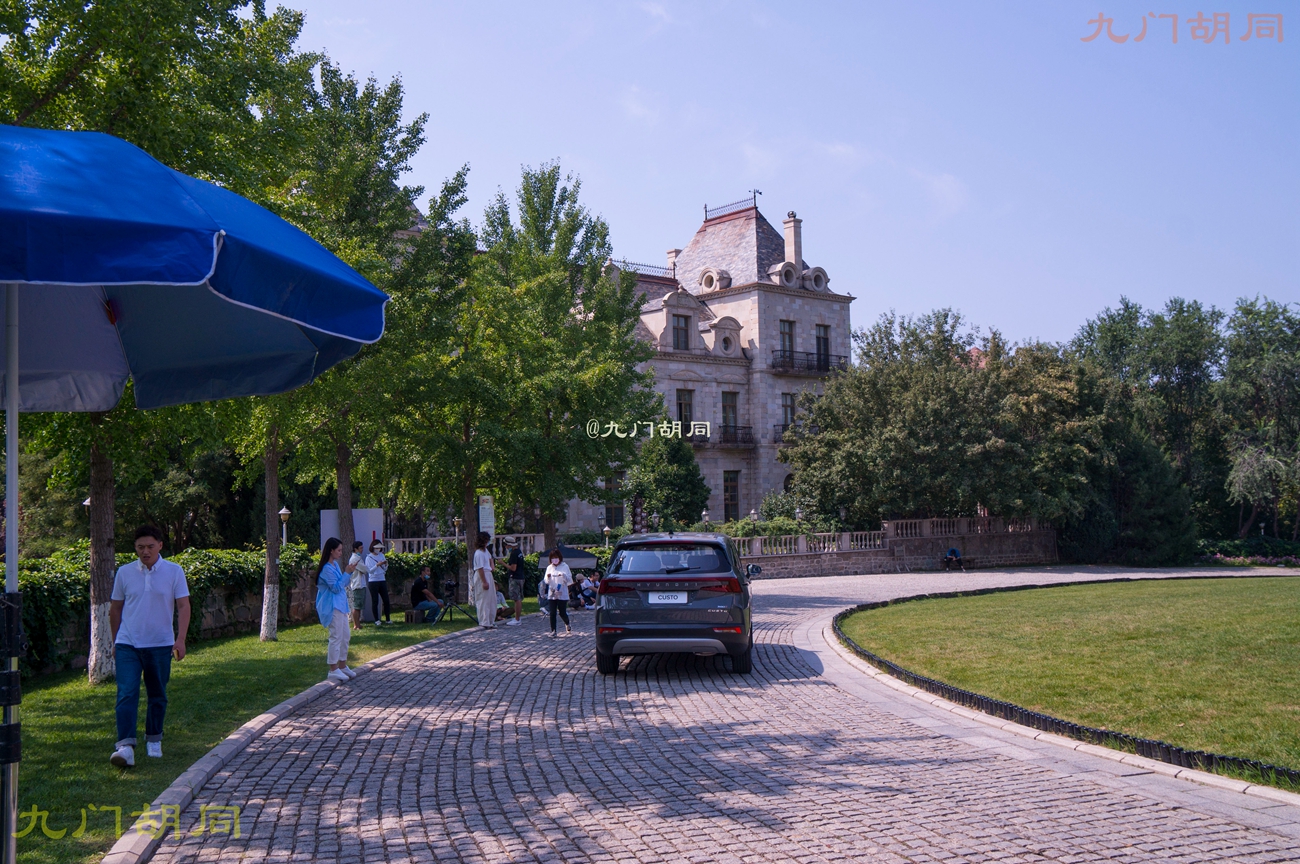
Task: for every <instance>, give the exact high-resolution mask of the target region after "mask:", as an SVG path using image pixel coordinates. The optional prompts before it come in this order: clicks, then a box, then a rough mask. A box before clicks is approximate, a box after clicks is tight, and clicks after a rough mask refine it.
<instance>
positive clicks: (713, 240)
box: [676, 207, 803, 294]
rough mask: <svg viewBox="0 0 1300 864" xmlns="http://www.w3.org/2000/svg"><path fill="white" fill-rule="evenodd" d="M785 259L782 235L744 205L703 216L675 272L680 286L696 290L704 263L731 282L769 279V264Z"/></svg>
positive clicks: (696, 291) (733, 283) (754, 211)
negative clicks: (722, 271)
mask: <svg viewBox="0 0 1300 864" xmlns="http://www.w3.org/2000/svg"><path fill="white" fill-rule="evenodd" d="M784 260H785V237H784V235H782V234H781V232H780V231H777V230H776V229H775V228H773V227H772V225H771V223H770V222H768V221H767V219H765V218H763V214H762V213H760V212H758V208H757V207H746V208H745V209H743V210H738V211H736V212H735V213H728V214H727V215H725V216H719V217H717V218H715V219H706V220H705V221H704V224H702V225H700V228H699V230H698V231H696V232H695V236H694V237H693V238H691V242H690V243H689V244H688V245H687V247H686V248H685V249H683V250H682V251H681V253H679V254H678V256H677V262H676V263H677V272H676V276H677V281H678V282H680V283H681V285H682V287H683V288H685V289H686V290H687V291H690V292H691V293H692V294H695V293H699V292H700V291H701V290H702V289H701V288H700V274H701V272H702V271H703V270H704V269H705V268H706V267H709V268H713V269H715V270H725V271H727V273H728V274H730V276H731V284H732V285H747V284H749V283H752V282H768V281H770V280H769V279H768V275H767V271H768V268H770V267H772V266H774V265H778V264H780V263H781V262H782V261H784ZM802 263H803V262H800V264H802Z"/></svg>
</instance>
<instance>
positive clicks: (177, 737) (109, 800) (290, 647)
mask: <svg viewBox="0 0 1300 864" xmlns="http://www.w3.org/2000/svg"><path fill="white" fill-rule="evenodd" d="M536 610H537V600H536V598H532V599H531V600H530V601H526V602H525V604H524V611H525V612H534V611H536ZM398 617H399V618H400V613H398ZM467 624H468V622H466V621H465V619H464V618H463V617H462V616H461V615H460V614H457V615H456V620H455V622H454V623H451V624H448V623H446V622H444V623H441V624H438V625H434V626H430V625H427V624H401V623H394V624H393V625H391V626H387V627H382V628H376V627H374V626H373V625H369V624H368V625H366V627H365V629H364V630H363V631H362V632H360V633H354V634H353V635H352V645H351V651H350V652H349V655H348V658H349V663H350V665H352V666H353V667H355V666H358V665H360V664H362V663H366V662H368V661H370V660H374V659H375V658H377V657H382V656H383V655H385V654H390V653H392V652H393V651H397V650H399V649H401V648H405V647H406V646H408V645H414V644H417V643H419V642H424V641H426V640H428V639H432V638H434V637H435V636H441V635H443V634H445V633H450V632H452V631H454V630H460V629H463V628H464V627H466V626H467ZM279 636H280V638H279V641H277V642H262V641H260V640H259V639H258V635H257V634H256V633H251V634H247V635H243V636H232V637H230V638H227V639H214V640H210V641H203V642H198V643H193V644H191V646H190V651H189V653H188V654H187V656H186V657H185V659H184V660H183V661H181V662H179V663H178V662H175V661H173V662H172V677H171V684H170V685H169V686H168V689H167V697H168V706H167V721H166V726H165V727H164V737H163V758H162V759H150V758H148V757H146V756H145V754H144V743H143V742H144V738H143V735H144V712H145V694H144V687H143V685H142V686H141V688H140V719H139V724H140V726H139V728H140V734H141V736H142V737H141V739H140V741H141V744H140V746H139V747H138V748H137V750H136V767H134V768H129V769H125V770H120V769H117V768H114V767H113V766H112V765H110V764H108V757H109V755H110V754H111V753H112V752H113V743H114V741H116V739H117V735H116V732H115V728H114V726H115V724H114V713H113V703H114V701H115V699H116V690H115V687H114V685H113V684H112V683H111V682H110V683H108V684H104V685H101V686H98V687H92V686H90V684H88V683H87V681H86V675H85V673H84V672H80V673H74V672H65V673H61V674H57V675H50V676H46V677H43V678H38V679H36V680H35V681H32V682H24V683H23V689H24V693H23V704H22V724H23V761H22V763H21V764H20V766H19V773H18V789H19V812H22V811H27V812H30V811H31V808H32V806H33V805H36V807H37V808H38V810H43V811H48V812H49V818H48V820H47V825H48V827H49V829H50V830H51V831H52V832H53V833H55V834H57V833H58V832H59V830H61V829H66V833H65V834H64V835H63V836H62V837H61V838H60V839H52V838H50V837H48V836H46V835H45V834H44V833H42V829H41V823H40V821H39V820H38V821H37V822H36V826H35V829H34V830H33V831H32V832H31V833H30V834H28V835H27V836H25V837H21V838H19V840H18V850H19V854H18V858H19V860H20V861H22V862H27V864H68V862H84V861H95V860H98V859H99V858H100V857H101V856H102V855H103V853H105V852H107V851H108V849H109V848H110V847H111V846H112V845H113V843H114V842H115V841H116V836H115V832H114V825H113V816H112V814H111V813H102V814H101V813H97V812H95V811H90V810H88V809H87V814H86V817H87V819H86V826H87V827H86V831H85V833H84V834H83V835H82V836H81V837H80V838H78V839H73V838H72V836H71V835H72V834H73V833H74V832H75V831H76V830H77V828H78V827H79V826H80V824H81V812H82V809H83V808H87V805H89V804H95V805H97V806H104V805H110V806H120V807H121V808H122V825H123V828H127V827H130V824H131V822H132V821H134V820H133V819H132V818H131V817H130V814H131V813H132V812H133V811H139V810H140V809H141V808H142V806H143V805H145V804H146V803H147V802H149V801H152V800H153V799H154V798H155V797H157V795H158V794H159V793H160V792H162V790H164V789H166V788H167V787H168V786H169V785H170V784H171V782H172V781H173V780H175V779H176V778H177V777H178V776H180V774H181V773H182V772H184V771H185V770H186V769H187V768H189V766H190V765H192V764H193V763H194V762H195V761H196V760H197V759H199V758H200V757H201V756H203V754H205V753H207V752H208V750H210V749H211V748H212V747H214V746H216V745H217V744H219V743H221V741H222V739H224V738H225V737H226V736H227V735H229V734H230V733H231V732H233V731H234V730H235V729H237V728H239V727H240V726H241V725H243V724H244V723H246V722H248V721H249V720H251V719H253V718H254V717H256V716H257V715H258V714H261V713H262V712H263V711H265V710H266V709H268V708H270V707H272V706H274V705H278V704H279V703H280V702H283V701H284V700H285V699H288V698H290V697H291V696H294V695H296V694H298V693H301V692H302V691H303V690H306V689H307V688H308V687H311V686H312V685H314V684H317V683H319V682H320V681H322V680H324V678H325V672H326V667H325V641H326V633H325V628H323V627H321V626H320V625H319V624H303V625H299V626H296V627H289V628H285V629H282V630H281V631H280V634H279ZM30 821H31V819H30V817H27V818H20V819H19V820H18V830H19V831H22V830H23V829H24V828H26V827H27V825H28V824H29V823H30Z"/></svg>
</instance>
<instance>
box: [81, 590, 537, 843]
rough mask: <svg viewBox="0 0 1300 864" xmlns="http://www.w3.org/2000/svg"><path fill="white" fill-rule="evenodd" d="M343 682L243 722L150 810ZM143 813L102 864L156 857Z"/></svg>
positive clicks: (383, 660)
mask: <svg viewBox="0 0 1300 864" xmlns="http://www.w3.org/2000/svg"><path fill="white" fill-rule="evenodd" d="M536 614H538V613H536V612H531V613H529V615H525V616H524V617H525V618H527V617H530V616H531V615H536ZM478 630H479V628H478V627H477V626H473V625H471V626H468V627H466V628H465V629H463V630H454V631H452V632H451V633H444V634H442V635H441V636H435V637H434V638H432V639H428V640H426V641H424V642H417V643H416V644H414V645H408V646H407V647H405V648H399V649H398V650H396V651H393V652H392V653H390V654H385V655H383V656H382V657H376V658H375V659H374V660H371V661H370V662H369V663H363V664H361V665H360V666H358V667H357V668H356V669H355V670H354V671H355V672H356V673H357V674H358V675H363V674H366V673H368V672H372V671H374V670H375V669H378V668H380V667H381V666H387V665H388V664H389V663H392V662H393V661H394V660H398V659H400V658H402V657H405V656H407V655H408V654H413V653H415V652H417V651H424V650H427V649H428V648H430V647H432V646H434V645H437V644H438V643H440V642H446V641H447V640H449V639H459V638H460V637H462V636H465V635H467V634H469V633H477V632H478ZM341 686H343V685H341V684H336V683H334V682H333V681H322V682H320V683H319V684H315V685H313V686H311V687H308V688H307V689H306V690H304V691H302V692H301V693H299V694H298V695H297V696H293V697H291V698H289V699H286V700H285V701H283V702H281V703H280V704H279V705H276V706H275V707H274V708H271V709H269V710H267V711H264V712H263V713H261V714H258V715H257V716H256V717H254V718H253V719H252V720H249V721H248V722H247V723H245V724H244V725H242V726H240V727H239V728H238V729H236V730H235V731H234V732H231V733H230V734H229V735H228V736H226V738H225V740H223V741H222V742H221V743H220V744H218V745H217V746H216V747H213V748H212V749H211V750H209V751H208V752H207V753H206V754H204V755H203V756H202V757H200V758H199V759H198V760H197V761H196V762H195V763H194V764H193V765H191V766H190V767H189V768H187V769H186V770H185V771H184V772H183V773H182V774H181V775H180V776H179V777H177V778H176V779H175V780H173V781H172V783H171V785H170V786H168V787H167V788H166V789H164V790H163V791H162V792H161V793H160V794H159V795H158V797H157V798H155V799H154V800H153V803H152V804H150V805H149V809H150V810H155V811H156V810H158V808H160V807H162V806H163V805H174V806H176V807H178V808H179V809H180V810H184V809H185V808H186V807H188V806H189V804H190V802H191V801H193V800H194V796H195V795H196V794H197V793H198V791H199V790H200V789H201V788H203V784H205V783H207V782H208V781H209V780H211V779H212V778H213V777H214V776H215V775H216V773H217V772H218V771H220V770H221V769H222V768H224V767H225V766H226V764H227V763H228V762H230V760H231V759H233V758H234V757H235V756H236V755H237V754H239V753H241V752H243V750H244V748H245V747H247V746H248V745H249V744H251V743H252V742H253V741H255V740H257V739H258V738H260V737H261V736H262V733H264V732H265V731H266V730H267V729H270V728H271V727H272V726H274V725H275V724H276V723H279V722H280V721H281V720H283V719H284V718H285V717H288V716H289V715H291V714H293V713H294V712H296V711H297V710H298V709H299V708H302V707H304V706H306V705H310V704H311V703H312V702H315V701H316V700H317V699H319V698H320V697H321V696H324V695H325V694H326V693H329V692H330V691H332V690H333V689H334V688H335V687H341ZM143 821H144V820H143V817H142V818H141V819H137V820H136V822H135V824H134V825H132V826H131V827H130V828H128V829H127V830H126V831H125V832H124V833H123V834H122V836H121V837H119V838H118V840H117V842H116V843H114V844H113V848H112V849H110V850H109V851H108V854H106V855H105V856H104V857H103V859H101V862H100V864H143V862H145V861H148V860H149V859H150V858H151V857H153V853H154V852H156V851H157V850H158V847H159V846H161V845H162V841H163V840H164V839H165V838H166V833H165V832H164V831H160V832H158V836H152V834H153V831H154V829H153V825H152V823H150V824H149V825H147V826H146V827H148V828H149V830H147V831H141V830H139V829H140V827H141V823H142V822H143Z"/></svg>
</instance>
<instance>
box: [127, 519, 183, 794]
mask: <svg viewBox="0 0 1300 864" xmlns="http://www.w3.org/2000/svg"><path fill="white" fill-rule="evenodd" d="M162 540H163V533H162V531H161V530H159V529H158V528H155V527H154V526H152V525H145V526H143V527H140V528H137V529H136V532H135V554H136V556H137V557H138V558H139V560H138V561H132V562H131V563H130V564H123V565H122V566H121V567H119V568H117V576H116V577H114V579H113V594H112V598H111V599H112V605H111V606H110V607H109V612H108V620H109V624H110V625H111V626H112V628H113V642H114V648H115V653H114V656H115V658H116V661H117V749H116V750H114V751H113V756H112V758H111V759H109V761H110V762H112V763H113V764H114V765H116V766H117V767H119V768H129V767H131V766H132V765H134V764H135V741H136V719H137V716H138V714H139V711H140V679H141V677H143V678H144V686H145V691H146V693H147V694H148V696H149V700H148V706H147V708H146V709H145V716H144V737H145V742H146V744H145V747H146V750H145V752H147V753H148V754H149V755H150V756H153V757H155V758H162V730H163V717H165V716H166V714H167V681H168V679H169V678H171V673H172V657H173V656H174V657H175V658H176V659H177V660H183V659H185V633H186V631H188V630H189V627H190V589H189V586H188V585H187V584H186V583H185V571H184V570H182V569H181V568H180V565H179V564H173V563H172V562H170V561H168V560H166V559H165V558H163V557H162ZM173 609H175V611H176V614H177V618H178V620H177V624H179V625H180V635H179V636H177V635H176V634H175V633H174V632H173V630H172V610H173Z"/></svg>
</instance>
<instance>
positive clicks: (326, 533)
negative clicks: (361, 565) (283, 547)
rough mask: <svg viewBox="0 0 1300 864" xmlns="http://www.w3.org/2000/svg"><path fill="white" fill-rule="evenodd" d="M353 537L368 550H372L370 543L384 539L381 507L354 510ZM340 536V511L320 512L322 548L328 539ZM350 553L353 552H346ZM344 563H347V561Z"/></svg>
mask: <svg viewBox="0 0 1300 864" xmlns="http://www.w3.org/2000/svg"><path fill="white" fill-rule="evenodd" d="M352 532H353V534H352V536H353V537H355V538H356V539H358V540H360V541H361V542H362V543H364V544H366V549H367V550H368V549H369V548H370V541H372V540H383V539H384V511H383V509H382V508H380V507H371V508H368V509H365V510H357V509H355V508H354V509H353V510H352ZM337 536H339V511H337V510H322V511H320V546H317V547H316V548H318V549H319V548H321V547H323V546H324V545H325V540H326V538H328V537H337ZM345 551H348V552H350V551H351V550H345ZM345 558H346V556H345ZM344 563H347V562H346V560H345V561H344Z"/></svg>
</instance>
